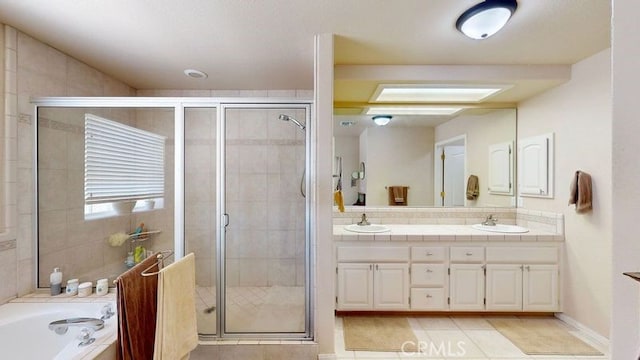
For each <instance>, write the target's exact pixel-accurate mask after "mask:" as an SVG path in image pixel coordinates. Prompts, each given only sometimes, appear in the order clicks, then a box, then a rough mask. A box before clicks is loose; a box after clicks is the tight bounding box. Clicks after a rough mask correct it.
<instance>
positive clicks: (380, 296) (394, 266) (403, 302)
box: [336, 247, 409, 310]
mask: <svg viewBox="0 0 640 360" xmlns="http://www.w3.org/2000/svg"><path fill="white" fill-rule="evenodd" d="M337 250H338V251H337V254H338V267H337V298H336V305H337V309H338V310H408V309H409V263H408V261H409V249H408V248H407V247H366V248H363V247H339V248H338V249H337Z"/></svg>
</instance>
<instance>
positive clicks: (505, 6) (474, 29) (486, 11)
mask: <svg viewBox="0 0 640 360" xmlns="http://www.w3.org/2000/svg"><path fill="white" fill-rule="evenodd" d="M517 8H518V3H517V1H516V0H485V1H483V2H481V3H479V4H476V5H474V6H472V7H471V8H469V9H468V10H467V11H465V12H463V13H462V15H460V17H459V18H458V20H457V21H456V28H457V29H458V30H460V32H462V33H463V34H465V35H466V36H468V37H470V38H472V39H476V40H482V39H486V38H488V37H490V36H491V35H493V34H495V33H497V32H498V31H500V29H502V27H503V26H504V25H505V24H506V23H507V21H509V19H510V18H511V15H513V13H514V12H515V11H516V9H517Z"/></svg>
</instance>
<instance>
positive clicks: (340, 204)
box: [333, 190, 344, 213]
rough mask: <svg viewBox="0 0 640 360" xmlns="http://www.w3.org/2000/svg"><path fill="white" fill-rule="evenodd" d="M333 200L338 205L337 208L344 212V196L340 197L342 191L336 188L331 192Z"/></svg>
mask: <svg viewBox="0 0 640 360" xmlns="http://www.w3.org/2000/svg"><path fill="white" fill-rule="evenodd" d="M333 201H334V202H335V203H336V205H338V210H339V211H340V212H341V213H342V212H344V198H343V197H342V191H340V190H336V191H335V192H334V193H333Z"/></svg>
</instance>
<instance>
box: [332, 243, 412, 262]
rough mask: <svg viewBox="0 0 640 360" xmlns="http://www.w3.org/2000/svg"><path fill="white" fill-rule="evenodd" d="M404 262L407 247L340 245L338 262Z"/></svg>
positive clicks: (406, 256) (407, 254)
mask: <svg viewBox="0 0 640 360" xmlns="http://www.w3.org/2000/svg"><path fill="white" fill-rule="evenodd" d="M342 261H350V262H404V261H409V248H408V247H399V246H373V247H368V246H340V247H338V262H342Z"/></svg>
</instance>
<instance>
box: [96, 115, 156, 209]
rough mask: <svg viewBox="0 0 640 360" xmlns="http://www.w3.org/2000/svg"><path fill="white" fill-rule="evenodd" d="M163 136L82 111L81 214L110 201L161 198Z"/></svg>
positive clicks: (106, 205) (103, 207) (109, 206)
mask: <svg viewBox="0 0 640 360" xmlns="http://www.w3.org/2000/svg"><path fill="white" fill-rule="evenodd" d="M164 144H165V137H164V136H160V135H158V134H154V133H151V132H148V131H144V130H140V129H137V128H134V127H131V126H127V125H124V124H121V123H118V122H115V121H111V120H108V119H104V118H101V117H99V116H96V115H92V114H85V145H84V199H85V217H87V216H90V217H92V216H94V215H97V213H108V212H109V211H111V204H112V203H115V202H120V201H135V200H145V199H159V200H162V199H163V198H164Z"/></svg>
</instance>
